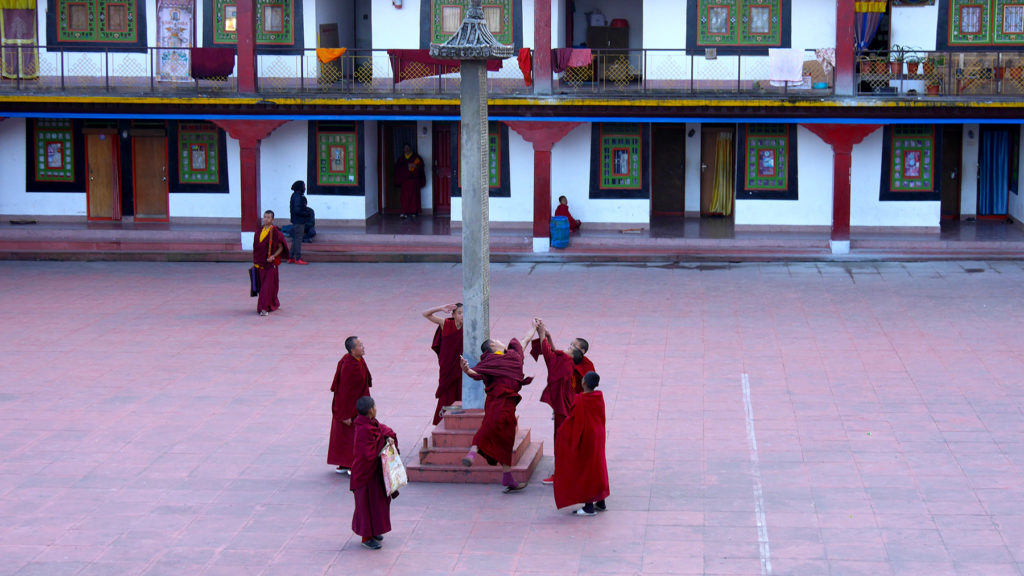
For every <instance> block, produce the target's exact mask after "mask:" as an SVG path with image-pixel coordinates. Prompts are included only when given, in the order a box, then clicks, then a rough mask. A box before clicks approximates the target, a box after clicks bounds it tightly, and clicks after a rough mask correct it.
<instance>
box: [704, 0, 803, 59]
mask: <svg viewBox="0 0 1024 576" xmlns="http://www.w3.org/2000/svg"><path fill="white" fill-rule="evenodd" d="M711 8H727V9H728V10H729V16H728V19H729V21H728V23H727V24H728V27H729V31H728V32H726V33H717V32H716V33H712V32H711V31H710V30H709V26H710V24H711V18H710V9H711ZM756 8H767V9H768V20H769V26H770V30H769V32H768V33H761V32H754V31H752V30H751V29H750V26H751V24H752V22H753V20H752V17H751V15H752V14H753V9H756ZM773 19H775V21H774V22H773V21H772V20H773ZM791 36H792V0H687V10H686V50H687V52H689V53H691V54H704V52H705V51H706V50H708V49H714V50H715V51H716V52H717V53H718V54H721V55H735V54H738V53H740V52H742V53H743V54H750V55H765V54H767V53H768V49H769V48H789V47H790V45H791V44H790V38H791ZM710 38H716V40H715V41H713V42H712V41H709V39H710Z"/></svg>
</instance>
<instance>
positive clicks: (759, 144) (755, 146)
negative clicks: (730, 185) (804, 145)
mask: <svg viewBox="0 0 1024 576" xmlns="http://www.w3.org/2000/svg"><path fill="white" fill-rule="evenodd" d="M738 128H739V143H740V154H741V156H740V159H741V161H740V162H737V163H736V164H737V166H736V169H737V175H736V176H737V177H736V182H737V183H738V185H737V187H736V198H737V199H738V200H742V199H748V200H796V199H797V193H798V188H799V187H798V183H797V166H796V157H797V139H796V132H797V130H796V127H795V126H792V125H789V124H741V125H739V127H738Z"/></svg>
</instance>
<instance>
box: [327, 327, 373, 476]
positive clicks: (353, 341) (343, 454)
mask: <svg viewBox="0 0 1024 576" xmlns="http://www.w3.org/2000/svg"><path fill="white" fill-rule="evenodd" d="M345 350H346V354H345V355H344V356H342V357H341V360H340V361H338V368H337V369H336V370H335V371H334V381H333V382H331V392H334V401H333V403H332V404H331V413H332V418H331V441H330V444H329V445H328V447H327V463H328V464H331V465H332V466H337V468H336V469H335V471H336V472H337V473H339V474H351V470H350V469H351V468H352V442H353V441H354V438H355V427H354V426H355V425H354V424H353V420H355V418H356V416H357V415H358V411H357V410H356V401H358V400H359V399H360V398H362V397H363V396H369V395H370V386H373V377H372V376H370V369H369V368H368V367H367V366H366V359H365V358H363V354H365V353H366V347H365V346H363V341H362V340H360V339H359V338H358V337H356V336H349V337H348V338H346V339H345Z"/></svg>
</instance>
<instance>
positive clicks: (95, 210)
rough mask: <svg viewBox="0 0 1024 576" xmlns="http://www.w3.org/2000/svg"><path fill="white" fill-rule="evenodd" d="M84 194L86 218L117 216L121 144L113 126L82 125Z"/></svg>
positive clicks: (97, 218)
mask: <svg viewBox="0 0 1024 576" xmlns="http://www.w3.org/2000/svg"><path fill="white" fill-rule="evenodd" d="M83 131H84V132H85V172H86V181H85V196H86V204H87V205H88V212H87V217H88V219H89V220H120V219H121V183H120V178H119V174H120V173H121V168H120V166H121V164H120V157H121V146H120V142H119V141H118V137H117V128H116V127H115V128H86V129H84V130H83Z"/></svg>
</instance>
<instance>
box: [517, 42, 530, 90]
mask: <svg viewBox="0 0 1024 576" xmlns="http://www.w3.org/2000/svg"><path fill="white" fill-rule="evenodd" d="M519 71H520V72H522V73H523V82H525V83H526V85H527V86H533V58H532V57H531V56H530V49H529V48H520V49H519Z"/></svg>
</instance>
